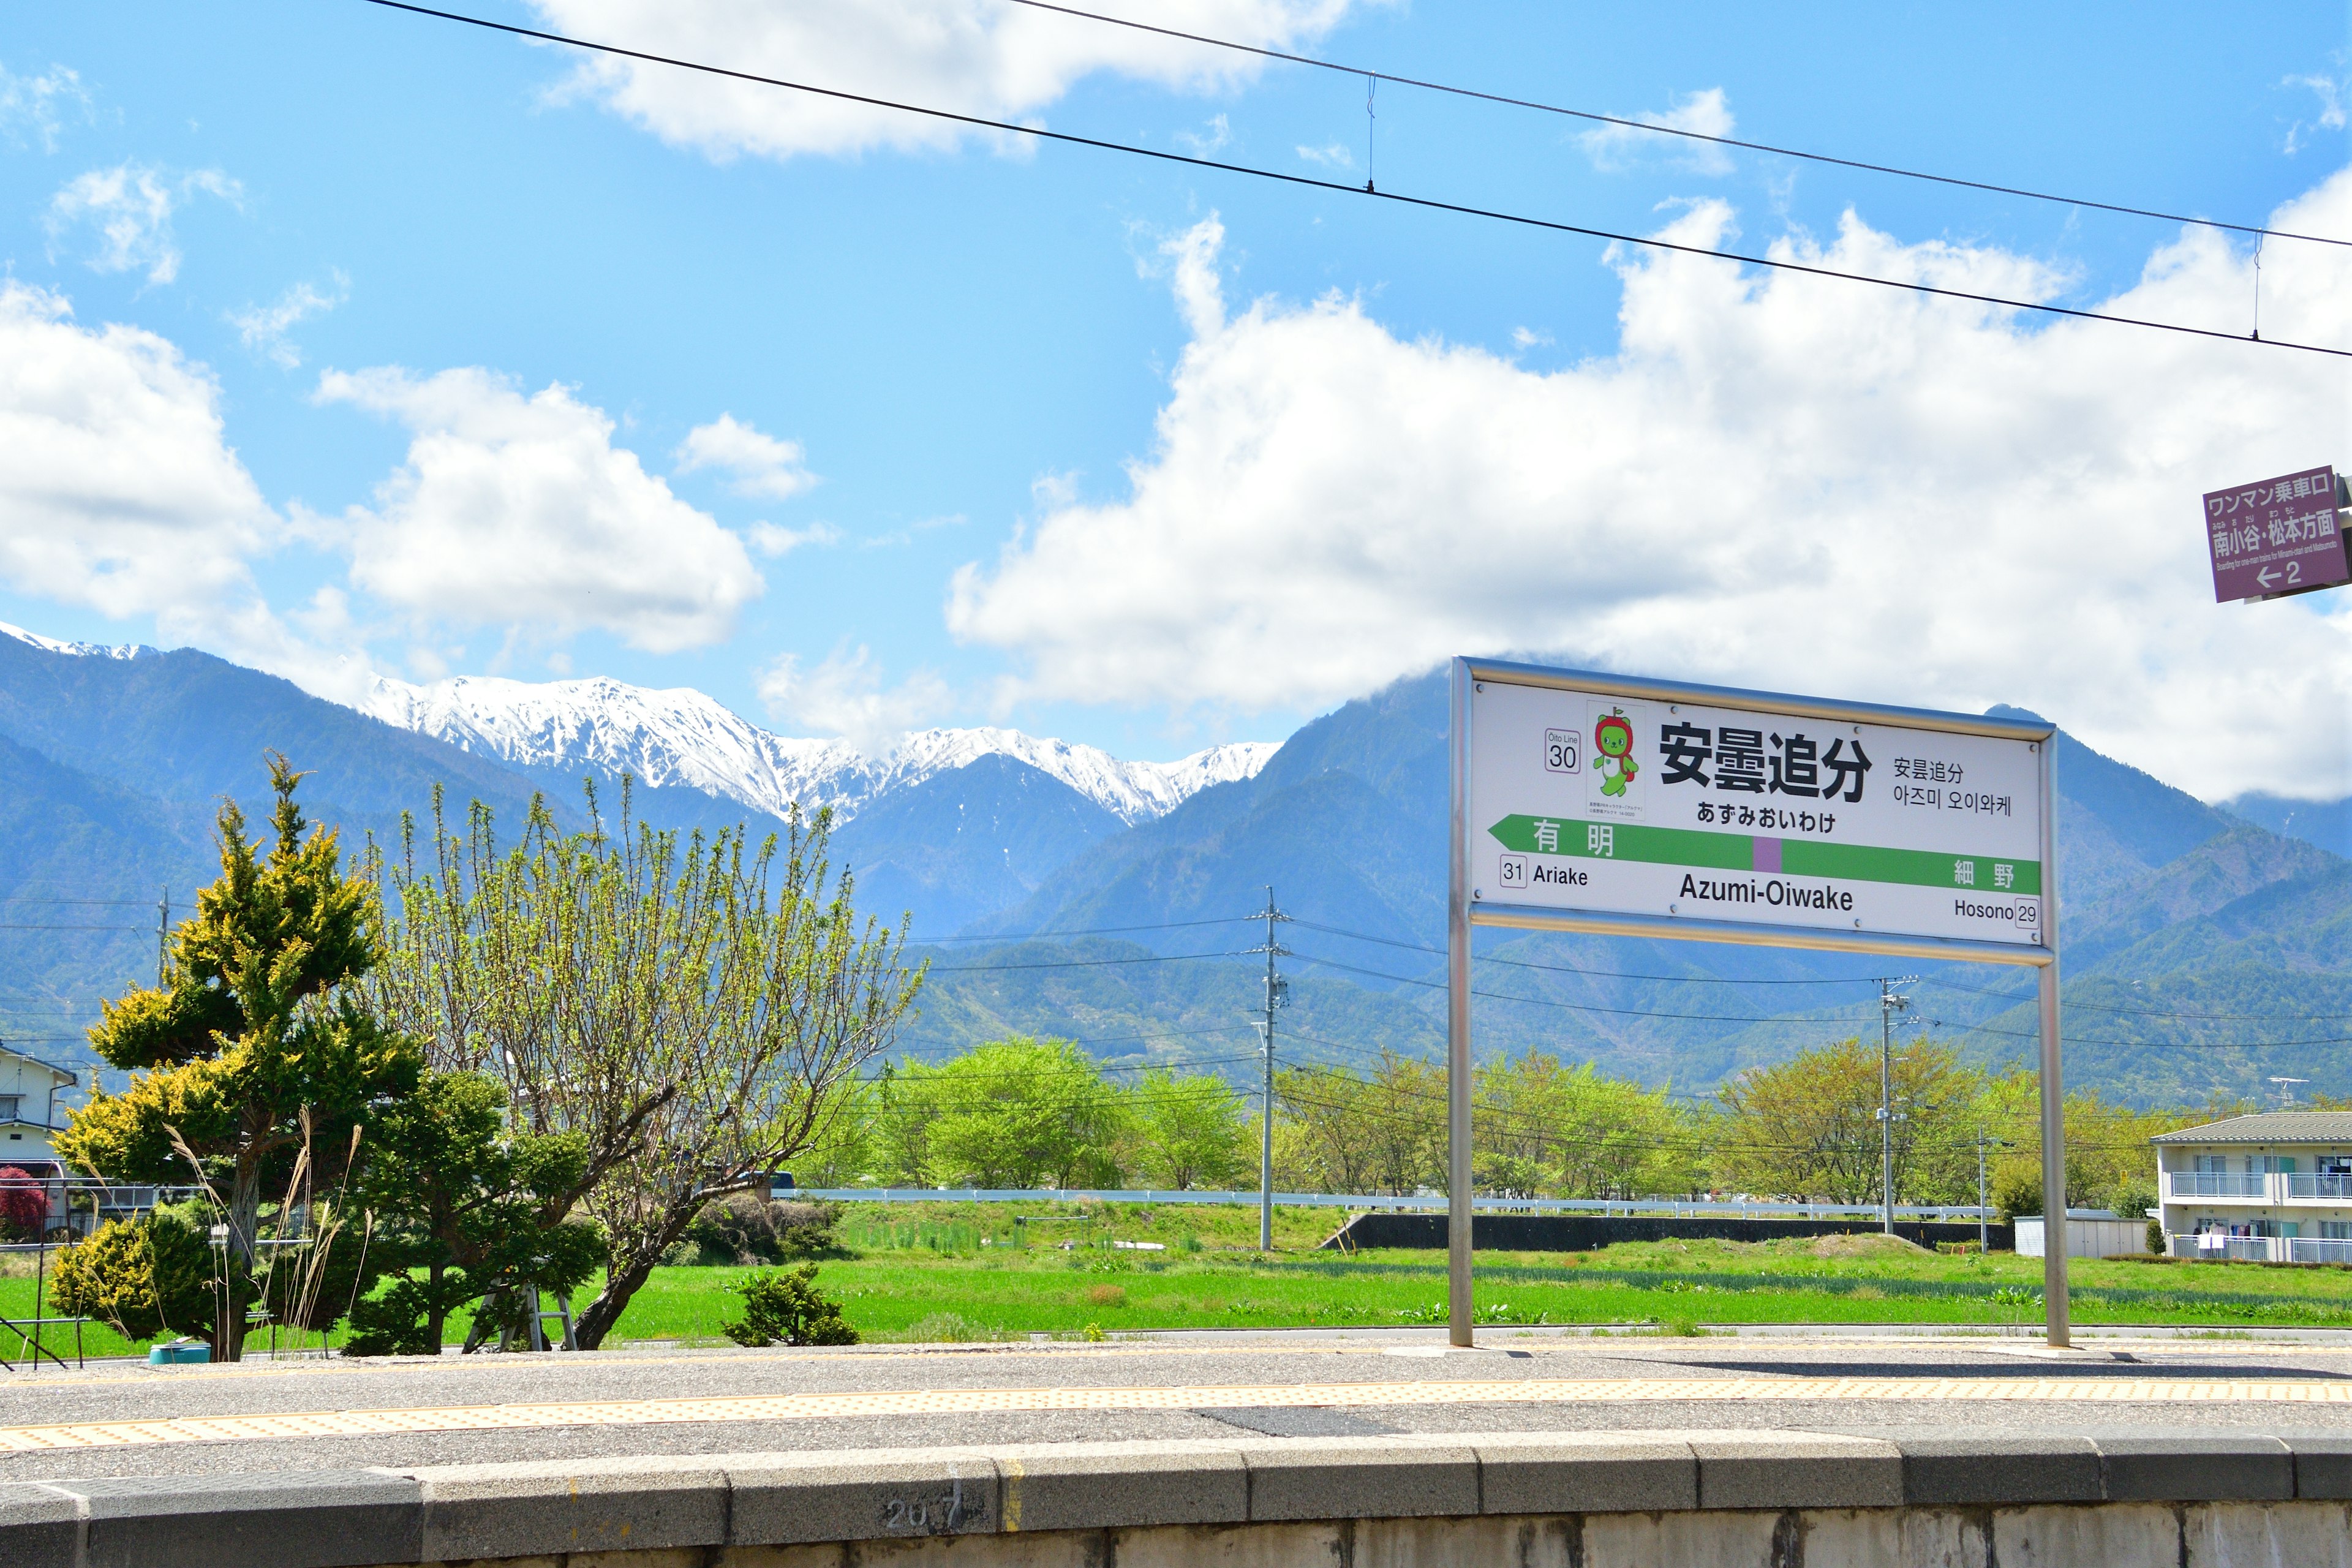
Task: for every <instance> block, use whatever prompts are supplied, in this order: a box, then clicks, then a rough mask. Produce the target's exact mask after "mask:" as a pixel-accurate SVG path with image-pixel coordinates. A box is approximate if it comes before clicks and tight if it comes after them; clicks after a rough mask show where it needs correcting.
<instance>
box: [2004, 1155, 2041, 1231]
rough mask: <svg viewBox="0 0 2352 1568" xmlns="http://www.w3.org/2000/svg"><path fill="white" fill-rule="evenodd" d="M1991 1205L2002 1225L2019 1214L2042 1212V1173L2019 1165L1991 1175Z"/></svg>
mask: <svg viewBox="0 0 2352 1568" xmlns="http://www.w3.org/2000/svg"><path fill="white" fill-rule="evenodd" d="M1992 1206H1993V1208H1994V1209H1995V1210H1996V1211H1997V1212H1998V1213H1999V1214H2000V1220H2001V1223H2002V1224H2003V1225H2007V1224H2009V1223H2010V1222H2011V1221H2012V1220H2014V1219H2016V1218H2017V1216H2018V1215H2037V1214H2040V1213H2041V1212H2042V1173H2041V1172H2039V1171H2036V1170H2032V1169H2030V1168H2027V1167H2023V1166H2019V1167H2015V1168H2012V1169H2010V1170H2006V1171H2002V1172H2000V1173H1999V1174H1997V1175H1996V1176H1994V1177H1993V1183H1992Z"/></svg>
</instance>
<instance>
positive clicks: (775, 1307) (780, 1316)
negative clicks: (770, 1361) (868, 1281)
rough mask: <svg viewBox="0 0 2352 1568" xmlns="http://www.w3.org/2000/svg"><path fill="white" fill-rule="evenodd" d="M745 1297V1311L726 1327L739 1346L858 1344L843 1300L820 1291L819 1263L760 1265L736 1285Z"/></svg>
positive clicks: (737, 1289)
mask: <svg viewBox="0 0 2352 1568" xmlns="http://www.w3.org/2000/svg"><path fill="white" fill-rule="evenodd" d="M733 1289H735V1291H736V1292H737V1293H738V1294H740V1296H741V1297H742V1298H743V1316H742V1318H741V1320H740V1321H737V1322H732V1323H729V1324H727V1325H726V1326H725V1333H726V1335H727V1337H728V1338H729V1339H730V1340H733V1341H734V1342H736V1343H737V1344H739V1345H753V1346H759V1345H774V1344H785V1345H854V1344H856V1342H857V1331H856V1329H853V1328H851V1327H850V1326H849V1324H848V1322H847V1321H845V1320H844V1319H843V1317H842V1315H841V1303H840V1302H838V1301H835V1300H828V1299H827V1298H826V1297H824V1296H823V1295H821V1294H820V1293H819V1292H818V1290H817V1288H816V1265H815V1264H814V1263H803V1264H802V1265H801V1266H800V1267H799V1268H783V1269H775V1270H769V1269H762V1270H761V1271H760V1272H759V1273H757V1274H754V1275H752V1276H751V1278H750V1279H746V1280H744V1281H743V1282H742V1283H741V1284H740V1285H738V1286H735V1287H733Z"/></svg>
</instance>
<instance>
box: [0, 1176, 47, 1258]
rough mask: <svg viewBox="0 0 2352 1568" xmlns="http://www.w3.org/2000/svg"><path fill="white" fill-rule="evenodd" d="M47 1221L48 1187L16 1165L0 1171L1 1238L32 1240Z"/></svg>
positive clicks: (45, 1226)
mask: <svg viewBox="0 0 2352 1568" xmlns="http://www.w3.org/2000/svg"><path fill="white" fill-rule="evenodd" d="M48 1222H49V1189H48V1184H47V1183H46V1182H44V1181H42V1180H41V1179H40V1178H39V1177H37V1176H36V1175H34V1174H33V1173H31V1172H30V1171H26V1170H20V1169H19V1168H17V1167H16V1166H15V1165H10V1166H7V1167H5V1169H0V1235H5V1237H7V1238H8V1239H9V1240H10V1241H32V1240H35V1239H36V1238H37V1237H39V1236H40V1234H41V1232H42V1231H43V1230H45V1229H46V1228H47V1226H48Z"/></svg>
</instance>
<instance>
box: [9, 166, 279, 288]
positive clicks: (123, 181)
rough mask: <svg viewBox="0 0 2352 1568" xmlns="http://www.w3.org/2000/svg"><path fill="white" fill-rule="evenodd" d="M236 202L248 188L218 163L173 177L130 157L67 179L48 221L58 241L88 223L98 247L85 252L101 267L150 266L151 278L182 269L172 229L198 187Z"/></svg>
mask: <svg viewBox="0 0 2352 1568" xmlns="http://www.w3.org/2000/svg"><path fill="white" fill-rule="evenodd" d="M200 192H202V193H205V194H208V195H215V196H218V197H220V198H221V199H222V200H223V201H226V202H227V203H228V204H229V205H231V206H235V205H238V204H239V203H240V202H242V201H243V199H244V189H243V187H242V186H240V185H239V184H237V183H236V181H235V180H232V179H230V178H229V177H228V176H227V175H226V174H222V173H221V172H220V171H219V170H218V169H197V170H194V171H192V172H191V173H188V174H182V175H181V176H179V178H177V179H173V178H171V177H169V176H168V175H166V174H165V173H164V172H163V170H161V169H157V168H154V167H152V166H151V165H149V164H145V163H131V162H125V163H117V164H116V165H115V166H114V167H113V168H111V169H92V170H90V171H89V173H88V174H79V175H77V176H75V177H74V178H73V179H71V180H69V181H68V182H67V183H66V184H65V186H64V187H63V188H62V189H60V190H59V191H58V194H57V195H54V196H51V197H50V198H49V210H48V214H47V225H48V230H49V238H50V241H51V243H52V244H55V243H57V242H58V241H60V240H62V239H64V238H65V237H66V236H68V234H71V233H73V232H74V231H76V230H78V229H80V228H82V227H83V226H88V227H89V228H91V229H92V230H94V231H95V238H96V241H97V247H96V248H95V249H94V250H92V251H91V252H90V254H89V256H88V257H87V258H85V259H86V260H87V261H88V262H89V265H90V267H91V268H93V269H95V270H97V271H100V272H131V271H136V270H137V269H139V268H146V270H147V281H148V282H150V283H169V282H170V281H172V279H174V278H176V277H178V276H179V275H180V247H179V246H178V244H177V243H176V242H175V240H174V239H173V234H172V214H173V212H174V211H175V210H176V209H178V208H179V207H182V206H184V205H187V202H188V200H189V198H191V197H192V196H194V195H197V194H198V193H200Z"/></svg>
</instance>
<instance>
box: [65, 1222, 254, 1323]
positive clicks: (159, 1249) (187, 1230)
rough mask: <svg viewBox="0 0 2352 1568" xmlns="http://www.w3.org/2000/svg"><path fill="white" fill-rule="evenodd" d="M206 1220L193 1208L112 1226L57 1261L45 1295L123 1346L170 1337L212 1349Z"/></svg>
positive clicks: (212, 1309)
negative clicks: (106, 1329) (108, 1329)
mask: <svg viewBox="0 0 2352 1568" xmlns="http://www.w3.org/2000/svg"><path fill="white" fill-rule="evenodd" d="M211 1229H212V1216H211V1215H210V1214H209V1213H208V1212H207V1211H205V1210H204V1209H203V1208H200V1207H199V1206H198V1205H194V1204H180V1205H168V1206H166V1207H163V1208H158V1209H156V1210H154V1211H153V1212H152V1213H151V1214H148V1215H144V1216H143V1217H142V1218H140V1219H136V1220H130V1221H122V1220H110V1221H108V1222H107V1223H106V1224H104V1225H102V1226H99V1227H98V1234H97V1235H95V1236H93V1237H90V1238H89V1240H87V1241H83V1242H79V1243H76V1244H75V1245H73V1246H71V1247H66V1248H65V1249H64V1250H62V1251H60V1252H59V1253H58V1261H57V1263H56V1266H55V1267H54V1268H51V1269H50V1271H49V1289H50V1292H51V1294H52V1295H53V1296H54V1298H55V1299H56V1300H57V1301H58V1305H59V1306H61V1307H62V1308H63V1309H64V1310H67V1311H68V1312H73V1313H77V1314H80V1315H84V1316H88V1317H92V1318H97V1319H99V1320H100V1321H103V1322H107V1323H110V1324H112V1325H113V1326H114V1328H115V1330H116V1331H117V1332H119V1333H121V1335H122V1337H123V1338H124V1339H126V1340H152V1339H153V1338H155V1336H156V1335H158V1334H159V1333H162V1332H163V1331H166V1330H169V1331H173V1332H174V1333H183V1334H190V1335H194V1337H196V1338H198V1339H201V1340H204V1341H205V1342H207V1343H209V1342H211V1341H212V1340H213V1338H214V1331H215V1319H216V1316H217V1313H218V1307H217V1305H216V1303H215V1299H214V1282H215V1281H214V1268H215V1254H214V1252H213V1248H212V1243H211V1240H210V1236H211Z"/></svg>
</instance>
